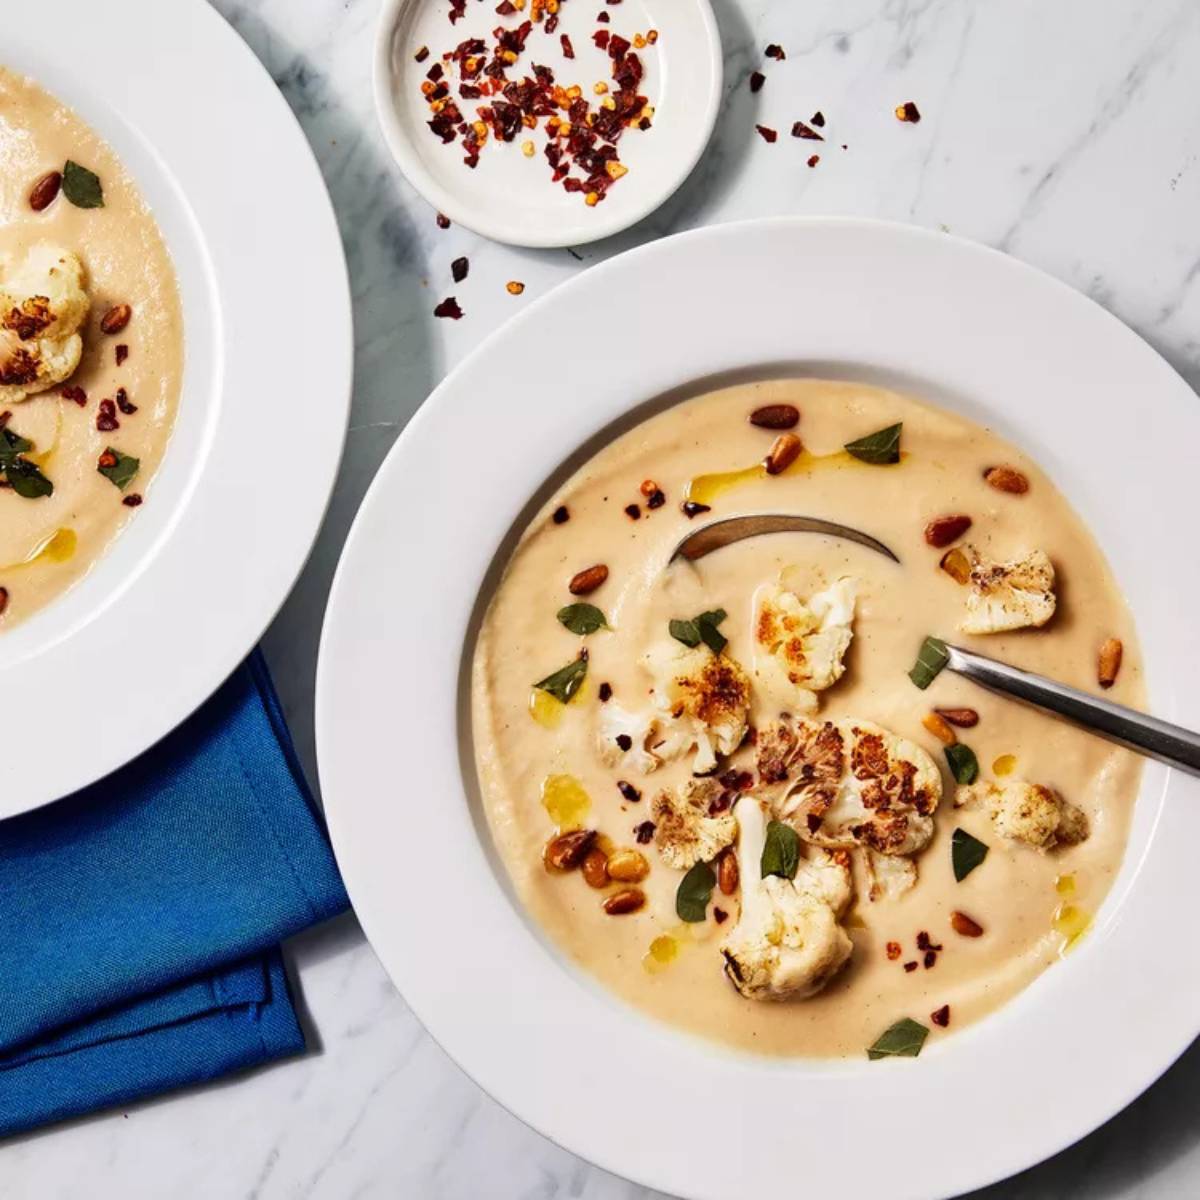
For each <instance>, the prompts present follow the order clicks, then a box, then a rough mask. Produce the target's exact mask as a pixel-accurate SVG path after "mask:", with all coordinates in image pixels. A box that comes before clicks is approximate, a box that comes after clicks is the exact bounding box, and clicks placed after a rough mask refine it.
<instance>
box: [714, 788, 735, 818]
mask: <svg viewBox="0 0 1200 1200" xmlns="http://www.w3.org/2000/svg"><path fill="white" fill-rule="evenodd" d="M735 799H736V795H735V793H733V792H730V791H724V792H721V793H720V795H718V796H716V797H715V798H714V799H712V800H710V801H709V802H708V815H709V816H710V817H719V816H720V815H721V813H723V812H728V811H729V810H730V809H731V808H732V807H733V802H734V800H735Z"/></svg>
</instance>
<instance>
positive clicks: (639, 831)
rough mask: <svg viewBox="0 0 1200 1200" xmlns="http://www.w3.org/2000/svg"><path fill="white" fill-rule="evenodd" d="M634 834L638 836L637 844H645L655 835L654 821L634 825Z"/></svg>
mask: <svg viewBox="0 0 1200 1200" xmlns="http://www.w3.org/2000/svg"><path fill="white" fill-rule="evenodd" d="M633 833H634V836H635V837H636V838H637V844H638V845H639V846H644V845H645V844H646V843H647V842H649V841H650V840H651V839H652V838H653V837H654V822H653V821H643V822H642V823H641V824H640V825H635V826H634V827H633Z"/></svg>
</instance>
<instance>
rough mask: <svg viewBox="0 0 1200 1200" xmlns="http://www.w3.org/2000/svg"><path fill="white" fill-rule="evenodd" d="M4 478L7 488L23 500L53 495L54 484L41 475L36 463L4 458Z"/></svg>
mask: <svg viewBox="0 0 1200 1200" xmlns="http://www.w3.org/2000/svg"><path fill="white" fill-rule="evenodd" d="M3 466H4V478H5V479H7V480H8V485H9V487H11V488H12V490H13V491H14V492H16V493H17V495H18V496H20V497H21V498H22V499H25V500H39V499H41V497H43V496H51V495H53V494H54V484H52V483H51V482H50V480H48V479H47V478H46V477H45V475H43V474H42V472H41V470H40V469H39V468H38V466H37V464H36V463H31V462H30V461H29V459H27V458H6V459H5V460H4V464H3Z"/></svg>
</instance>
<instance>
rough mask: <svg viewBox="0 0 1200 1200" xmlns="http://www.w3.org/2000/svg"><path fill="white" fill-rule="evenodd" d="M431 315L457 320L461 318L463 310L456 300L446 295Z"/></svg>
mask: <svg viewBox="0 0 1200 1200" xmlns="http://www.w3.org/2000/svg"><path fill="white" fill-rule="evenodd" d="M433 315H434V316H435V317H449V318H450V319H451V320H452V321H458V320H461V319H462V315H463V310H462V309H461V308H459V306H458V301H457V300H456V299H455V298H454V297H453V296H447V297H446V299H445V300H443V301H442V302H441V304H439V305H438V306H437V308H435V309H434V310H433Z"/></svg>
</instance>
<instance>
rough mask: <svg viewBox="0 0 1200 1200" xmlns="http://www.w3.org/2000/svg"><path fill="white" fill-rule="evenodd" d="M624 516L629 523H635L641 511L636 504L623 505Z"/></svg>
mask: <svg viewBox="0 0 1200 1200" xmlns="http://www.w3.org/2000/svg"><path fill="white" fill-rule="evenodd" d="M625 515H626V516H627V517H628V518H629V519H630V520H631V521H636V520H637V519H638V518H639V517H640V516H641V515H642V510H641V509H640V508H639V507H638V506H637V505H636V504H627V505H625Z"/></svg>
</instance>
